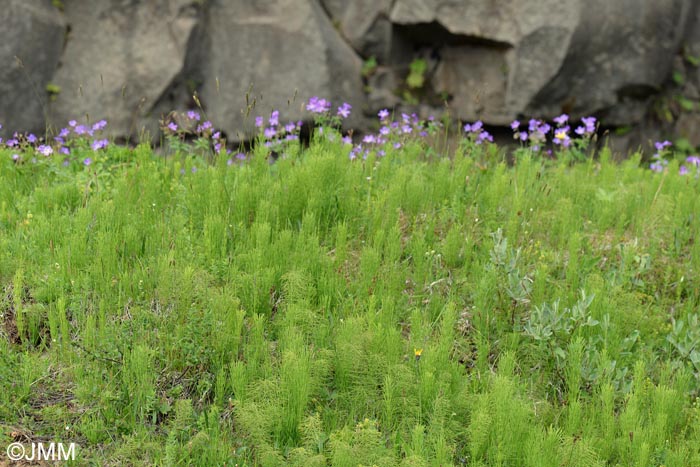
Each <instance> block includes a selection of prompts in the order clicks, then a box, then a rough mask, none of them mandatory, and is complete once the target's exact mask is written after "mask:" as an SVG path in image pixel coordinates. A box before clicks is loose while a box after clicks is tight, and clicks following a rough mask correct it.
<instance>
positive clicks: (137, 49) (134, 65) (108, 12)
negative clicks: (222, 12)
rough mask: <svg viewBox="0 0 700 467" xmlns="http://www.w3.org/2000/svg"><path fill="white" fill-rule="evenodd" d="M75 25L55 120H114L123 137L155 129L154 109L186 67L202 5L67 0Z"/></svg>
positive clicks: (176, 0)
mask: <svg viewBox="0 0 700 467" xmlns="http://www.w3.org/2000/svg"><path fill="white" fill-rule="evenodd" d="M64 16H65V20H66V22H67V23H68V24H69V25H70V28H71V32H70V34H69V36H68V40H67V45H66V49H65V52H64V53H63V55H62V56H61V61H60V67H59V68H58V71H57V72H56V75H55V76H54V78H53V82H54V83H55V85H56V86H58V88H59V89H60V92H59V93H58V95H57V96H56V99H55V101H54V102H53V103H52V105H51V115H52V122H53V123H54V125H55V126H58V125H65V123H66V122H67V121H68V120H69V119H86V118H87V119H91V120H93V121H94V120H96V119H97V120H99V119H101V118H106V119H107V120H108V121H109V125H110V131H111V132H112V133H113V134H116V135H119V136H131V135H133V136H136V135H139V134H141V133H142V129H143V128H144V127H145V128H147V129H149V130H150V131H151V132H155V131H157V128H158V127H157V117H158V115H154V112H153V111H154V109H155V108H156V107H157V104H158V102H159V100H160V99H161V98H162V97H163V96H164V95H165V93H166V92H167V90H168V88H169V87H170V86H171V84H172V83H173V82H174V80H175V79H176V77H177V76H178V75H179V74H180V73H181V71H182V69H183V65H184V62H185V56H186V53H187V46H188V43H189V38H190V35H191V34H192V31H193V29H194V27H195V25H196V24H197V10H196V8H195V7H194V5H193V2H191V1H187V0H149V1H126V0H93V1H90V2H71V1H67V2H65V12H64Z"/></svg>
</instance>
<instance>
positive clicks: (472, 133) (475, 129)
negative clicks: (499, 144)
mask: <svg viewBox="0 0 700 467" xmlns="http://www.w3.org/2000/svg"><path fill="white" fill-rule="evenodd" d="M464 132H465V133H466V134H467V137H468V138H469V139H470V140H471V141H473V142H474V143H476V144H483V143H485V142H489V143H493V136H491V133H489V132H488V131H486V130H484V123H483V122H482V121H481V120H477V121H476V122H474V123H467V124H466V125H464Z"/></svg>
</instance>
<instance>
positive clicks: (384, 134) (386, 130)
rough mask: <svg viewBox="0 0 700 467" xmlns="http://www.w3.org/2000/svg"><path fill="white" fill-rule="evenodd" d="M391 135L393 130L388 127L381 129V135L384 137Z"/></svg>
mask: <svg viewBox="0 0 700 467" xmlns="http://www.w3.org/2000/svg"><path fill="white" fill-rule="evenodd" d="M389 133H391V128H389V127H388V126H383V127H381V128H380V129H379V134H380V135H382V136H387V135H388V134H389Z"/></svg>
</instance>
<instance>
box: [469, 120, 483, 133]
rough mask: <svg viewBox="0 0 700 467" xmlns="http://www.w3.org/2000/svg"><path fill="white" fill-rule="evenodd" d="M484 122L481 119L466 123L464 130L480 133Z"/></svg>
mask: <svg viewBox="0 0 700 467" xmlns="http://www.w3.org/2000/svg"><path fill="white" fill-rule="evenodd" d="M483 126H484V123H483V122H482V121H481V120H477V121H476V122H474V123H472V124H471V125H470V124H469V123H467V124H466V125H464V132H465V133H479V132H480V131H481V129H482V128H483Z"/></svg>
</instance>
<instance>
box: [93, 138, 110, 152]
mask: <svg viewBox="0 0 700 467" xmlns="http://www.w3.org/2000/svg"><path fill="white" fill-rule="evenodd" d="M108 145H109V141H108V140H106V139H96V140H95V141H93V142H92V144H91V145H90V147H91V148H92V150H93V151H99V150H100V149H104V148H106V147H107V146H108Z"/></svg>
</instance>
